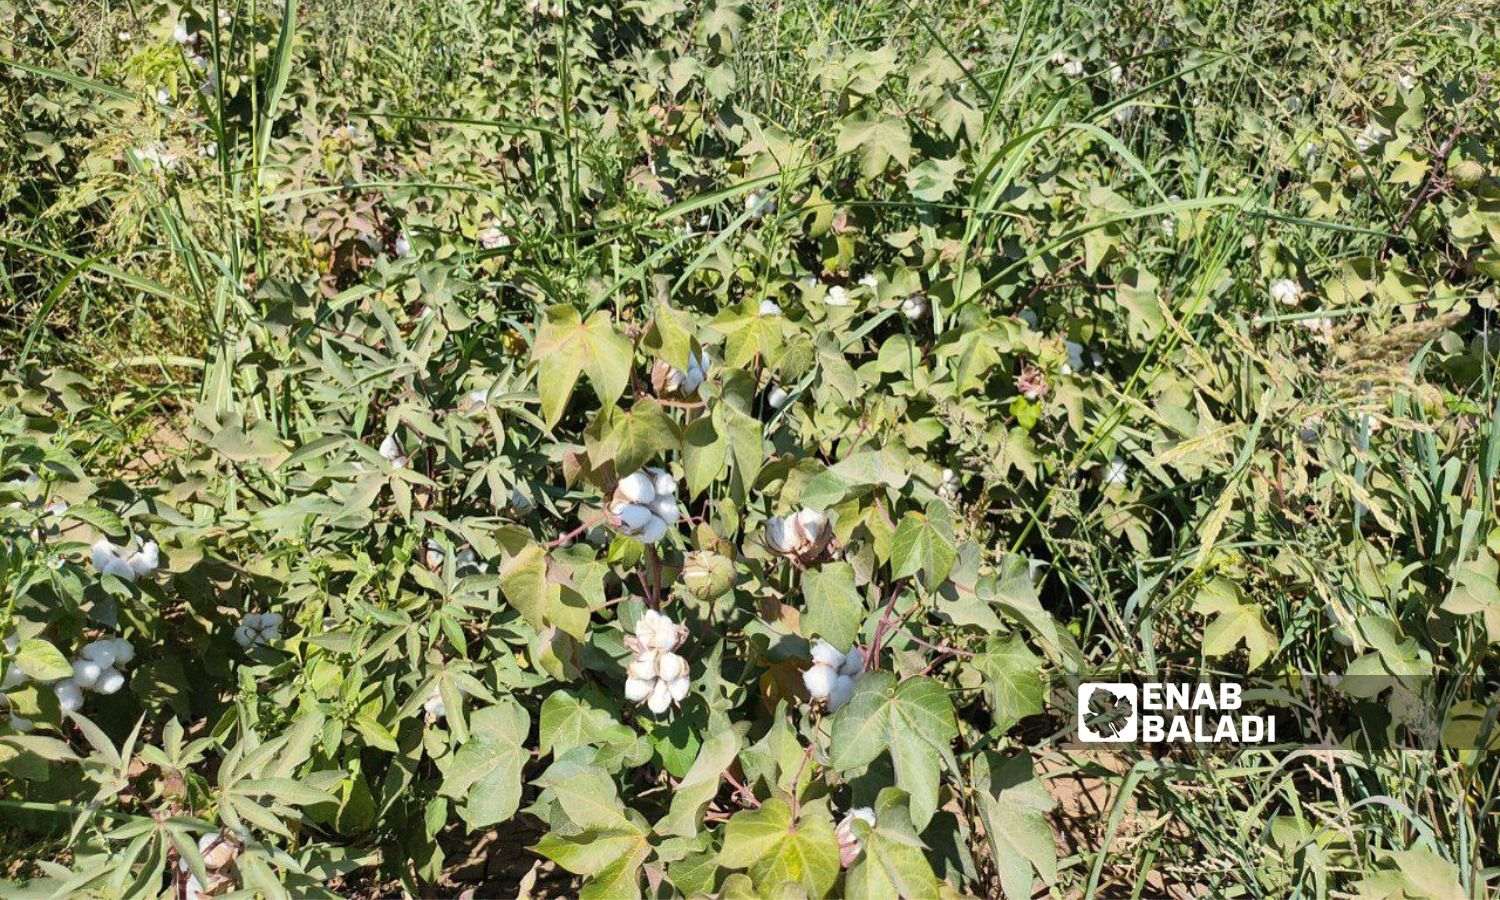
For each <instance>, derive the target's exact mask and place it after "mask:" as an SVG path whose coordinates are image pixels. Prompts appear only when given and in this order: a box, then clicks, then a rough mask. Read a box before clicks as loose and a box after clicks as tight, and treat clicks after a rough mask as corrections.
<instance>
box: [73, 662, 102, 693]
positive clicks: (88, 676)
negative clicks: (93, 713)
mask: <svg viewBox="0 0 1500 900" xmlns="http://www.w3.org/2000/svg"><path fill="white" fill-rule="evenodd" d="M103 671H104V667H103V666H101V665H99V664H98V663H96V662H94V661H93V660H91V659H75V660H73V683H74V684H77V685H78V686H79V687H81V688H92V687H93V686H94V685H95V684H97V683H98V682H99V675H100V674H101V673H102V672H103Z"/></svg>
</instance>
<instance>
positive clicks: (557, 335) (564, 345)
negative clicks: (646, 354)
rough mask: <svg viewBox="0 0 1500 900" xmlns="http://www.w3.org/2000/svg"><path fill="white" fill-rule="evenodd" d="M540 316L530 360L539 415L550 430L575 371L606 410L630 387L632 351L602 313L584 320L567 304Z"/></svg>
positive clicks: (568, 394)
mask: <svg viewBox="0 0 1500 900" xmlns="http://www.w3.org/2000/svg"><path fill="white" fill-rule="evenodd" d="M545 315H546V322H544V323H543V324H542V326H541V328H540V329H539V330H538V331H537V336H536V342H535V343H534V344H533V345H532V348H531V358H532V359H533V360H534V361H535V362H536V364H537V390H538V392H539V393H540V394H541V398H542V417H543V418H544V419H546V421H547V426H548V427H549V428H550V427H552V426H553V425H556V424H557V422H558V420H559V419H561V418H562V414H563V411H564V410H565V409H566V408H567V406H568V398H569V397H571V396H572V394H573V387H574V385H576V384H577V383H578V376H579V374H580V373H584V372H587V373H588V377H589V385H590V386H591V387H593V389H594V394H595V395H596V396H598V398H599V402H600V403H602V404H604V405H605V406H609V405H611V404H613V403H614V402H615V401H616V400H618V399H619V398H620V395H621V394H623V393H625V387H626V385H628V384H629V383H630V366H631V362H632V357H633V355H634V352H633V350H632V348H631V346H630V341H629V340H627V339H626V338H625V337H624V336H623V335H621V334H620V333H619V332H617V331H615V329H614V325H613V324H611V322H610V318H609V313H607V312H605V311H603V310H600V311H599V312H596V313H594V314H593V315H591V316H589V318H588V321H587V322H585V321H583V319H582V317H581V316H580V315H579V314H578V310H576V309H574V308H572V307H571V306H554V307H551V308H550V309H548V310H547V311H546V314H545Z"/></svg>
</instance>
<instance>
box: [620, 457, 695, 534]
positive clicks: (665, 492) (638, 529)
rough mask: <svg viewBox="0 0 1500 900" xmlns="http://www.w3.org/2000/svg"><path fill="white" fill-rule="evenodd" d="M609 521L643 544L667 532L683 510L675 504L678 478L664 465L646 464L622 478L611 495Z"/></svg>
mask: <svg viewBox="0 0 1500 900" xmlns="http://www.w3.org/2000/svg"><path fill="white" fill-rule="evenodd" d="M608 511H609V515H610V520H611V523H612V524H614V525H615V527H616V528H618V529H619V530H620V532H621V533H623V534H627V535H629V536H630V537H633V538H635V539H636V540H638V541H640V542H641V543H643V544H655V543H657V542H659V541H660V540H661V539H662V538H664V537H666V536H667V532H668V531H670V530H671V529H672V528H673V527H674V526H675V525H676V524H677V521H678V520H679V519H680V518H681V517H682V512H681V510H680V509H679V508H678V506H677V479H675V478H673V477H672V475H671V473H670V472H667V471H666V470H665V469H656V468H647V469H642V470H641V471H639V472H633V473H631V474H630V475H627V476H625V477H624V478H621V479H620V481H619V483H618V484H616V485H615V490H614V493H613V495H611V497H610V501H609V506H608Z"/></svg>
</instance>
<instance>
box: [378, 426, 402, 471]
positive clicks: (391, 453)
mask: <svg viewBox="0 0 1500 900" xmlns="http://www.w3.org/2000/svg"><path fill="white" fill-rule="evenodd" d="M380 455H381V456H383V457H384V458H385V460H386V462H389V463H390V464H391V465H393V466H395V467H396V468H398V469H400V468H404V467H405V466H406V454H404V453H403V452H401V443H400V442H399V441H397V440H396V436H395V435H394V434H388V435H386V436H385V440H383V441H381V442H380Z"/></svg>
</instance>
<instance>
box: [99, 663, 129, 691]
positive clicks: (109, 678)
mask: <svg viewBox="0 0 1500 900" xmlns="http://www.w3.org/2000/svg"><path fill="white" fill-rule="evenodd" d="M124 686H125V676H124V675H122V674H121V673H120V670H119V669H115V668H108V669H104V670H103V671H101V672H100V673H99V681H98V682H97V683H95V685H94V690H96V691H98V692H99V693H101V694H113V693H115V692H116V691H118V690H119V689H120V688H122V687H124Z"/></svg>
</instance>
